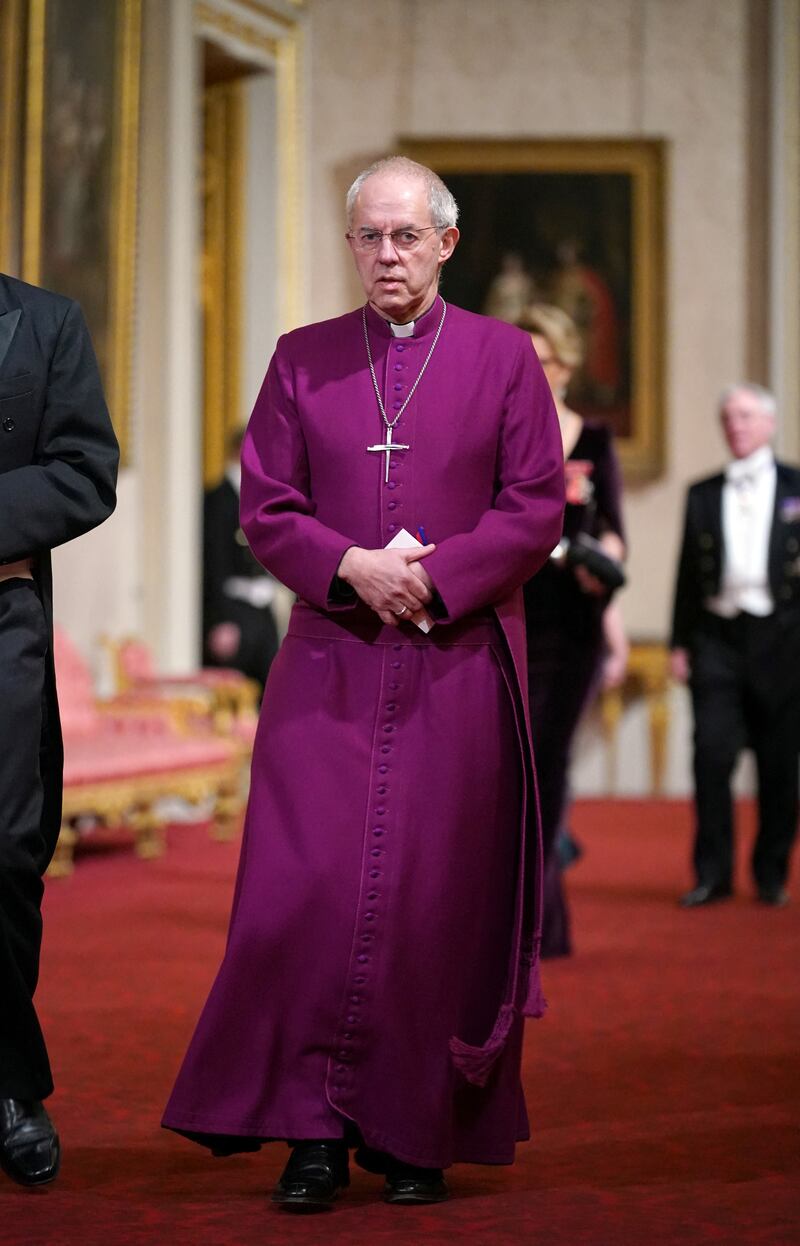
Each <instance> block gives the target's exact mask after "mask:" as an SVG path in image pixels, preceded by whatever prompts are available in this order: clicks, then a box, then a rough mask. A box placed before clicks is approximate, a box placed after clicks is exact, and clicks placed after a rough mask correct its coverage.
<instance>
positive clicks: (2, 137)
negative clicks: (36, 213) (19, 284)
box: [0, 0, 22, 272]
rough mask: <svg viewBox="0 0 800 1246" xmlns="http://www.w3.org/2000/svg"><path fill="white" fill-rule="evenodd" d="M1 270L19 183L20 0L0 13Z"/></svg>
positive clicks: (7, 262)
mask: <svg viewBox="0 0 800 1246" xmlns="http://www.w3.org/2000/svg"><path fill="white" fill-rule="evenodd" d="M0 49H1V50H2V61H1V62H0V74H1V75H2V80H1V81H0V268H2V269H3V271H4V272H8V271H9V270H10V268H11V267H12V256H11V237H12V233H13V230H14V210H13V207H12V205H14V204H15V203H16V199H15V190H14V187H15V185H16V184H18V175H19V169H18V164H17V161H18V159H19V129H18V124H17V122H18V114H17V107H18V101H19V89H20V57H21V55H22V0H5V3H4V4H3V6H2V10H1V11H0Z"/></svg>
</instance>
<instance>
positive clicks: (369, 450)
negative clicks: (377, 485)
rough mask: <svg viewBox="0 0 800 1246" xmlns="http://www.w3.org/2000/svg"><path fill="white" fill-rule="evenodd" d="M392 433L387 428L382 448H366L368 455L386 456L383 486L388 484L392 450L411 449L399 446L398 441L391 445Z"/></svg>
mask: <svg viewBox="0 0 800 1246" xmlns="http://www.w3.org/2000/svg"><path fill="white" fill-rule="evenodd" d="M393 431H394V430H393V429H391V428H387V430H386V441H385V442H384V444H383V445H382V446H367V453H368V454H385V455H386V471H385V473H384V477H383V482H384V484H387V485H388V483H389V459H390V458H391V457H392V450H410V449H411V446H403V445H401V444H400V442H399V441H398V442H397V443H396V444H394V445H393V444H392V433H393Z"/></svg>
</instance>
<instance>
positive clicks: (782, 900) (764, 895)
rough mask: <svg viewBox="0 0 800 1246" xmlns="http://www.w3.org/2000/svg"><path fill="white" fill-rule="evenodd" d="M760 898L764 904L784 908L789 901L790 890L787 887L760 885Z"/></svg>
mask: <svg viewBox="0 0 800 1246" xmlns="http://www.w3.org/2000/svg"><path fill="white" fill-rule="evenodd" d="M758 898H759V900H760V901H761V903H762V904H771V905H772V907H773V908H776V909H782V908H784V907H785V906H786V905H787V904H788V903H789V892H788V891H787V890H786V888H785V887H759V889H758Z"/></svg>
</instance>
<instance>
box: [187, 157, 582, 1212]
mask: <svg viewBox="0 0 800 1246" xmlns="http://www.w3.org/2000/svg"><path fill="white" fill-rule="evenodd" d="M347 206H348V230H347V241H348V243H349V246H350V248H351V251H352V254H353V258H354V260H355V265H356V268H357V270H358V274H359V277H360V279H361V283H362V285H363V288H364V291H365V294H366V303H365V304H364V305H363V306H361V307H359V308H357V309H356V310H354V311H351V312H348V313H347V314H345V315H343V316H339V317H337V318H336V319H333V320H328V321H324V322H322V323H321V324H315V325H308V326H306V327H305V328H301V329H297V330H295V331H294V332H293V333H289V334H287V335H286V336H285V337H283V338H281V340H280V341H279V343H278V346H277V349H276V351H275V355H274V356H273V359H272V362H271V364H270V367H269V370H268V373H267V376H266V379H265V381H264V385H263V387H262V390H261V393H260V395H259V398H258V400H257V403H256V407H255V410H254V412H253V415H252V417H251V420H250V425H249V427H248V433H247V436H246V438H245V443H244V446H243V450H242V500H241V514H242V527H243V529H244V531H245V533H246V535H247V538H248V540H249V542H250V545H251V548H252V550H253V552H254V554H255V555H256V557H257V558H258V559H259V561H260V562H261V563H262V565H263V566H265V567H266V568H267V569H268V570H269V571H270V572H272V573H273V574H274V575H275V576H276V578H277V579H279V580H280V581H281V582H282V583H283V584H286V585H287V586H288V587H289V588H290V589H292V590H293V591H294V592H295V593H296V594H297V597H298V601H297V603H296V604H295V606H294V608H293V611H292V617H291V620H290V624H289V631H288V635H287V637H286V639H285V640H284V642H283V645H282V646H281V649H280V651H279V653H278V656H277V657H276V659H275V661H274V662H273V664H272V669H271V670H270V675H269V681H268V684H267V695H266V696H265V697H264V702H263V705H262V709H261V718H260V722H259V728H258V734H257V736H256V743H255V749H254V754H253V767H252V783H251V789H250V800H249V804H248V813H247V822H246V828H245V841H244V844H243V849H242V857H241V864H240V872H239V881H238V885H237V890H236V898H235V901H234V911H233V915H232V918H231V929H230V936H229V940H228V944H227V952H226V955H225V960H224V962H223V965H222V967H221V969H220V973H219V975H218V977H217V979H216V982H215V984H214V987H213V988H212V992H211V996H210V998H209V1001H208V1003H207V1005H206V1008H205V1010H204V1013H203V1016H202V1017H201V1019H200V1022H199V1024H198V1027H197V1031H196V1033H195V1036H194V1039H193V1040H192V1043H191V1045H190V1048H189V1051H188V1054H187V1056H186V1059H185V1061H184V1064H183V1068H182V1070H181V1072H180V1074H179V1077H178V1080H177V1083H176V1086H175V1088H174V1090H173V1093H172V1096H171V1099H170V1102H169V1104H168V1107H167V1110H166V1114H165V1117H164V1124H165V1125H166V1126H168V1127H169V1128H172V1129H175V1130H177V1131H179V1132H181V1133H183V1134H186V1135H188V1136H189V1137H190V1138H192V1139H194V1140H195V1141H198V1142H200V1143H201V1144H203V1145H206V1146H208V1147H210V1148H211V1149H212V1150H213V1151H215V1152H216V1153H218V1154H230V1153H232V1152H234V1151H246V1150H255V1149H258V1147H259V1146H260V1144H261V1142H263V1141H266V1140H269V1139H285V1140H287V1141H288V1142H289V1143H290V1145H292V1148H293V1149H292V1154H291V1157H290V1159H289V1163H288V1165H287V1167H286V1170H285V1172H284V1174H283V1177H282V1178H281V1180H280V1182H279V1184H278V1187H277V1189H276V1190H275V1192H274V1195H273V1197H274V1198H275V1200H276V1201H277V1202H278V1203H279V1204H280V1205H281V1206H283V1207H286V1208H290V1209H297V1210H300V1211H313V1210H319V1209H323V1208H325V1207H329V1206H330V1204H331V1202H332V1201H333V1200H334V1199H335V1198H336V1196H337V1194H338V1193H339V1192H340V1191H341V1190H342V1189H343V1188H344V1187H345V1186H346V1185H347V1184H348V1181H349V1177H348V1148H349V1147H350V1146H355V1147H356V1162H357V1163H359V1164H361V1166H362V1167H364V1168H366V1169H367V1170H368V1171H370V1172H375V1173H382V1174H384V1175H385V1176H386V1182H385V1187H384V1197H385V1198H386V1199H387V1201H388V1202H390V1203H425V1202H438V1201H439V1200H441V1199H442V1198H444V1197H445V1195H446V1188H445V1183H444V1180H443V1177H442V1170H443V1169H444V1168H446V1167H448V1166H449V1165H450V1164H452V1163H453V1162H457V1161H464V1162H467V1161H468V1162H473V1163H492V1164H496V1163H511V1162H512V1160H513V1158H514V1148H515V1145H516V1143H517V1142H518V1141H520V1140H521V1139H523V1138H526V1137H527V1136H528V1126H527V1118H526V1115H525V1107H524V1102H523V1097H522V1090H521V1085H520V1076H519V1070H520V1054H521V1042H522V1024H523V1016H525V1015H528V1016H539V1015H541V1013H542V1011H543V1006H544V1004H543V999H542V996H541V990H540V985H539V965H538V961H539V944H540V941H541V939H540V920H541V912H540V906H539V896H540V889H541V852H540V841H539V836H538V833H537V832H538V828H537V823H536V817H535V795H534V788H533V778H532V773H531V757H530V735H529V730H528V724H527V720H526V699H527V698H526V695H525V692H524V689H525V688H526V672H525V639H524V614H523V610H522V600H521V586H522V584H523V583H524V582H525V581H526V580H527V579H528V578H529V577H530V576H531V575H533V574H534V572H535V571H536V570H537V569H538V568H539V567H540V566H541V565H542V563H543V562H544V561H545V559H546V558H547V557H548V556H549V554H550V553H551V551H552V550H553V548H554V546H555V545H556V543H557V541H558V539H559V537H560V535H561V524H562V517H563V506H564V466H563V452H562V447H561V437H560V434H559V431H558V422H557V419H556V415H555V411H554V408H553V403H552V398H551V395H550V390H549V387H548V385H547V382H546V380H545V378H544V375H543V373H542V370H541V367H540V366H539V363H538V361H537V359H536V356H535V354H534V351H533V347H532V344H531V339H530V336H529V335H528V334H527V333H523V332H522V331H521V330H519V329H516V328H514V327H513V326H511V325H506V324H502V323H500V321H497V320H491V319H489V318H487V317H485V316H476V315H473V314H472V313H470V312H467V311H463V310H462V309H460V308H457V307H453V306H451V305H449V304H447V303H446V302H445V300H444V299H443V298H442V297H441V295H440V294H439V290H438V284H439V275H440V271H441V269H442V267H443V265H444V264H445V262H446V261H447V260H448V258H449V256H450V255H451V254H452V252H453V249H454V247H455V245H456V243H457V240H458V229H457V227H456V219H457V208H456V204H455V201H454V199H453V197H452V195H451V194H450V192H449V190H448V189H447V187H446V186H445V185H444V184H443V183H442V181H441V180H440V179H439V178H438V177H437V176H436V175H435V174H434V173H433V172H431V170H430V169H425V168H423V167H422V166H421V165H418V164H415V163H414V162H413V161H408V160H404V159H402V158H392V159H389V160H388V161H382V162H379V163H378V164H377V165H375V166H372V167H371V168H370V169H368V170H365V171H364V173H363V174H361V175H360V176H359V177H358V178H357V179H356V181H355V182H354V183H353V186H352V187H351V190H350V194H349V196H348V205H347ZM426 614H427V616H428V617H426ZM430 620H433V626H431V625H430ZM420 625H421V626H420Z"/></svg>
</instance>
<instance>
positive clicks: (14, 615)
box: [0, 579, 53, 1099]
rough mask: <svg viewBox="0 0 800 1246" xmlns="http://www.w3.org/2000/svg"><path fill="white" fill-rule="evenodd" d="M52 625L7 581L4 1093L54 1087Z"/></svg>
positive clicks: (1, 945)
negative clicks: (47, 1006) (47, 792)
mask: <svg viewBox="0 0 800 1246" xmlns="http://www.w3.org/2000/svg"><path fill="white" fill-rule="evenodd" d="M48 644H49V641H48V628H47V621H46V619H45V615H44V610H43V607H42V603H41V601H40V600H39V595H38V592H37V590H36V587H35V585H34V584H33V582H32V581H29V580H20V579H15V580H5V581H2V582H0V1097H2V1098H14V1099H43V1098H44V1097H45V1096H46V1095H48V1094H50V1092H51V1091H52V1089H53V1083H52V1078H51V1074H50V1064H49V1060H48V1057H47V1049H46V1047H45V1042H44V1037H43V1035H42V1031H41V1027H40V1025H39V1020H38V1018H37V1016H36V1010H35V1008H34V1004H33V995H34V992H35V990H36V983H37V979H38V976H39V951H40V947H41V938H42V919H41V900H42V890H43V884H42V877H41V871H42V862H43V861H45V860H46V859H48V858H49V853H50V847H51V846H49V845H47V844H45V841H44V836H43V833H42V777H41V759H40V751H41V750H42V749H43V748H44V747H45V744H46V729H47V724H46V709H45V660H46V657H47V651H48Z"/></svg>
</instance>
